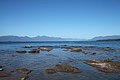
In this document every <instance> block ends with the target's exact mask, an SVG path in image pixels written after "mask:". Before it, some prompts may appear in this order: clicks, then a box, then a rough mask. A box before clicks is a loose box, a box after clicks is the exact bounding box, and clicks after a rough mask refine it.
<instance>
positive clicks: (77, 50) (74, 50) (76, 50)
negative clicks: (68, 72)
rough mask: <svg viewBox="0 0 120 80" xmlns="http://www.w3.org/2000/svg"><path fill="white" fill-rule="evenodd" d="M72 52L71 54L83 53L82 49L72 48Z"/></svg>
mask: <svg viewBox="0 0 120 80" xmlns="http://www.w3.org/2000/svg"><path fill="white" fill-rule="evenodd" d="M70 51H71V52H81V51H82V49H81V48H71V50H70Z"/></svg>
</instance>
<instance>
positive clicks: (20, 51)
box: [16, 50, 27, 53]
mask: <svg viewBox="0 0 120 80" xmlns="http://www.w3.org/2000/svg"><path fill="white" fill-rule="evenodd" d="M16 52H17V53H26V52H27V51H25V50H18V51H16Z"/></svg>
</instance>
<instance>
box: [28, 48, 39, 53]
mask: <svg viewBox="0 0 120 80" xmlns="http://www.w3.org/2000/svg"><path fill="white" fill-rule="evenodd" d="M39 52H40V49H33V50H30V51H28V53H39Z"/></svg>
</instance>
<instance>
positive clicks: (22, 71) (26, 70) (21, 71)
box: [16, 68, 32, 74]
mask: <svg viewBox="0 0 120 80" xmlns="http://www.w3.org/2000/svg"><path fill="white" fill-rule="evenodd" d="M16 71H17V72H19V73H21V74H29V73H31V72H32V70H28V69H26V68H21V69H17V70H16Z"/></svg>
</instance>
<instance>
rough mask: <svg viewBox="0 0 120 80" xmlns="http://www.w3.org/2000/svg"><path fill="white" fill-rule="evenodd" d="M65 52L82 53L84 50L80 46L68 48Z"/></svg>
mask: <svg viewBox="0 0 120 80" xmlns="http://www.w3.org/2000/svg"><path fill="white" fill-rule="evenodd" d="M64 51H70V52H81V51H82V49H81V48H80V46H71V47H70V46H67V47H66V48H65V49H64Z"/></svg>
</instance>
